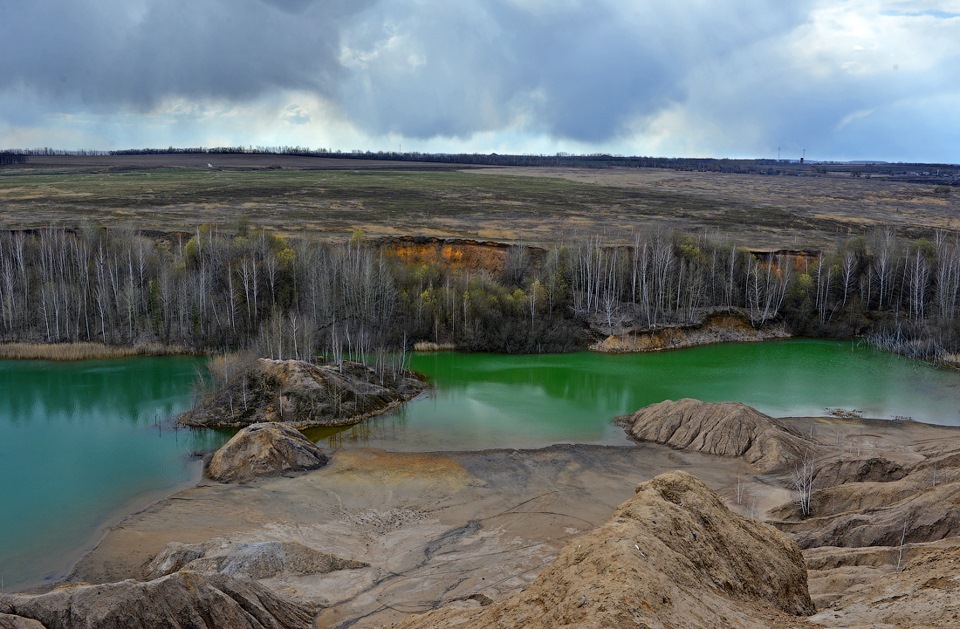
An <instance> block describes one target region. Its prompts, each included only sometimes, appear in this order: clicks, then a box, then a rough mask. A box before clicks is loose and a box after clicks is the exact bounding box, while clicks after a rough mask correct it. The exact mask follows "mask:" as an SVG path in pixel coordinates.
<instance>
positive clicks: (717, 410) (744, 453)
mask: <svg viewBox="0 0 960 629" xmlns="http://www.w3.org/2000/svg"><path fill="white" fill-rule="evenodd" d="M621 424H622V425H623V426H624V428H625V429H626V431H627V433H628V434H629V435H630V436H631V437H633V438H634V439H637V440H639V441H653V442H656V443H662V444H665V445H668V446H671V447H673V448H678V449H681V450H692V451H696V452H704V453H706V454H716V455H719V456H729V457H743V459H744V460H746V461H747V462H748V463H750V464H752V465H754V466H755V467H757V468H758V469H759V470H760V471H761V472H773V471H777V470H783V469H787V468H790V467H792V466H793V465H794V464H795V463H796V462H797V461H799V460H800V459H801V458H803V457H804V456H805V455H806V454H807V453H808V452H812V451H813V450H814V449H815V448H816V447H817V444H815V443H814V442H812V441H809V440H807V439H804V438H803V437H801V436H799V435H796V434H794V433H793V432H791V431H789V430H788V429H787V428H785V427H784V426H783V425H782V424H780V423H778V422H777V421H776V420H775V419H773V418H772V417H768V416H767V415H764V414H763V413H761V412H760V411H758V410H756V409H753V408H751V407H749V406H746V405H745V404H741V403H739V402H720V403H710V402H701V401H699V400H691V399H683V400H678V401H676V402H674V401H671V400H666V401H664V402H660V403H658V404H651V405H650V406H646V407H644V408H641V409H640V410H639V411H637V412H636V413H634V414H633V415H631V416H629V417H626V418H623V419H621Z"/></svg>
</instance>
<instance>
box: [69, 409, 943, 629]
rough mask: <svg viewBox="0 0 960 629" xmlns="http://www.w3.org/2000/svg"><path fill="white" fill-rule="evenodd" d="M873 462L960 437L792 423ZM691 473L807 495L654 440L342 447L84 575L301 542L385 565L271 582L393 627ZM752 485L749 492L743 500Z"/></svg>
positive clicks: (515, 576) (900, 428)
mask: <svg viewBox="0 0 960 629" xmlns="http://www.w3.org/2000/svg"><path fill="white" fill-rule="evenodd" d="M792 421H794V422H796V423H797V425H798V426H802V427H803V429H804V430H805V431H812V432H813V433H814V434H815V436H816V437H817V438H818V439H819V440H821V441H826V440H828V439H829V440H835V442H836V444H837V447H838V448H849V450H848V451H849V452H851V453H853V452H854V449H857V450H858V451H859V455H867V454H869V453H870V452H871V451H873V452H876V453H877V454H881V453H882V454H883V456H886V457H888V458H891V459H901V460H903V461H905V462H907V461H911V460H916V459H917V458H919V454H918V452H921V451H924V450H925V449H927V448H940V447H943V444H944V443H945V442H948V441H950V442H958V443H960V431H958V430H956V429H949V428H941V427H933V426H928V425H924V424H916V423H912V422H904V423H893V422H864V421H855V420H836V419H797V420H792ZM672 469H683V470H684V471H687V472H690V473H692V474H694V475H696V476H698V477H699V478H701V479H703V480H704V481H705V482H706V483H707V485H708V486H710V487H711V488H712V489H714V490H716V491H718V492H719V493H720V494H721V495H722V496H723V497H724V498H725V499H726V500H727V501H728V503H729V504H730V505H731V507H733V508H735V509H737V510H739V511H741V512H742V513H746V514H752V515H755V516H762V514H763V513H764V512H765V511H766V510H767V509H768V508H770V507H772V506H775V505H778V504H782V503H784V502H786V501H789V500H790V499H791V494H790V491H789V490H788V489H786V488H785V486H784V479H782V478H773V477H763V476H758V475H756V472H755V470H752V468H750V467H749V466H747V465H746V464H744V463H743V462H741V461H739V460H736V459H724V458H719V457H715V456H710V455H701V454H691V453H685V452H677V451H674V450H671V449H669V448H667V447H663V446H658V445H653V444H641V445H637V446H625V447H612V446H611V447H604V446H581V445H562V446H553V447H550V448H545V449H541V450H530V451H517V450H493V451H482V452H466V453H433V454H406V453H405V454H397V453H388V452H384V451H382V450H367V449H356V450H340V451H337V452H336V453H334V455H333V459H332V462H331V463H330V464H329V465H328V466H327V467H325V468H323V469H320V470H317V471H315V472H311V473H306V474H301V475H297V476H294V477H290V478H283V477H281V478H272V479H264V480H260V481H257V482H254V483H250V484H241V485H218V484H201V486H198V487H196V488H193V489H189V490H187V491H183V492H181V493H179V494H176V495H175V496H173V497H171V498H169V499H167V500H164V501H161V502H159V503H157V504H156V505H154V506H152V507H150V508H149V509H147V510H145V511H143V512H141V513H138V514H135V515H133V516H131V517H129V518H127V519H126V520H125V521H124V522H122V523H121V524H120V525H118V526H117V527H115V528H114V529H113V530H111V531H110V532H109V533H108V534H107V536H106V537H105V539H104V540H103V541H102V542H101V544H100V545H99V546H98V547H97V548H96V550H94V551H93V552H91V553H90V554H89V555H87V556H86V557H84V558H83V559H82V560H81V561H80V562H79V563H78V565H77V566H76V569H75V571H74V574H73V576H72V580H76V581H88V582H107V581H115V580H120V579H124V578H140V577H141V576H142V575H143V568H144V566H145V565H146V564H147V563H148V562H149V560H150V559H151V558H153V557H154V556H155V555H156V554H157V553H159V552H160V551H161V550H163V548H164V547H165V546H166V545H167V544H168V543H169V542H181V543H199V542H206V541H209V540H219V541H220V542H222V544H223V546H224V547H227V546H229V545H231V544H237V543H242V542H250V541H296V542H299V543H302V544H304V545H307V546H309V547H312V548H315V549H317V550H320V551H322V552H326V553H331V554H334V555H337V556H340V557H344V558H348V559H354V560H358V561H362V562H366V563H368V564H370V567H368V568H361V569H355V570H341V571H338V572H332V573H329V574H325V575H306V576H298V575H289V574H286V575H284V574H281V575H279V576H276V577H273V578H271V579H267V580H264V581H263V583H264V584H266V585H268V586H269V587H271V588H273V589H275V590H278V591H280V592H284V593H286V594H289V595H292V596H294V597H297V598H300V599H303V600H306V601H310V602H313V603H319V604H321V605H323V606H324V607H325V609H324V610H323V612H322V613H321V614H320V616H319V618H318V625H319V626H347V625H349V626H354V627H372V626H382V625H384V624H385V623H388V622H390V621H392V620H397V619H400V618H403V617H405V616H406V615H408V614H410V613H417V612H423V611H426V610H429V609H431V608H433V607H436V606H438V605H440V604H447V603H450V602H452V601H457V600H462V601H463V604H469V605H478V604H480V603H481V602H483V601H484V600H485V597H488V598H489V599H491V600H499V599H500V598H503V597H505V596H507V595H508V594H511V593H514V592H516V591H517V590H519V589H520V588H523V587H524V586H526V585H527V584H529V583H530V582H531V581H532V580H533V579H534V578H535V577H536V575H537V574H538V573H539V572H540V571H541V570H542V569H543V568H544V567H545V566H546V565H547V564H548V563H549V562H550V561H551V560H552V559H553V558H554V557H555V556H556V553H557V551H558V550H559V548H561V547H562V546H563V545H564V544H565V543H567V542H568V541H569V540H570V539H571V538H572V537H573V536H576V535H577V534H579V533H581V532H583V531H586V530H588V529H591V528H593V527H595V526H597V525H598V524H600V523H602V522H604V521H606V520H607V519H608V518H609V516H610V514H611V512H612V511H613V509H614V507H615V506H616V505H618V504H619V503H621V502H622V501H624V500H625V499H626V498H628V497H629V496H630V495H632V493H633V490H634V487H635V486H636V485H637V484H638V483H639V482H641V481H643V480H647V479H650V478H652V477H653V476H655V475H657V474H658V473H661V472H664V471H667V470H672ZM738 480H739V482H740V483H742V484H744V485H745V487H746V490H745V491H743V492H742V493H741V500H740V504H736V488H737V483H738Z"/></svg>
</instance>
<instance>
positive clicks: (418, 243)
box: [378, 236, 546, 277]
mask: <svg viewBox="0 0 960 629" xmlns="http://www.w3.org/2000/svg"><path fill="white" fill-rule="evenodd" d="M378 246H379V248H380V250H381V251H383V252H384V253H385V254H386V255H387V256H389V257H392V258H396V259H397V260H398V261H400V262H402V263H403V264H406V265H438V266H441V267H443V268H445V269H450V270H452V271H472V272H476V271H484V272H486V273H488V274H489V275H491V276H493V277H500V276H501V275H502V274H503V273H504V271H505V270H506V269H507V265H508V263H509V262H510V259H511V256H513V257H514V259H515V260H516V263H517V264H522V265H523V268H524V269H526V270H534V269H536V268H537V267H539V266H540V265H541V264H542V263H543V260H544V258H545V257H546V251H545V250H544V249H541V248H539V247H522V248H521V247H518V246H515V245H508V244H505V243H501V242H493V241H478V240H468V239H462V238H436V237H429V236H421V237H416V236H406V237H403V238H389V239H382V240H381V241H380V242H379V245H378Z"/></svg>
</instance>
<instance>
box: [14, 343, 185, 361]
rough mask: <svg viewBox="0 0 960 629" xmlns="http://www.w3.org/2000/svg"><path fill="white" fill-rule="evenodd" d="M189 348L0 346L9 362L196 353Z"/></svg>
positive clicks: (88, 344)
mask: <svg viewBox="0 0 960 629" xmlns="http://www.w3.org/2000/svg"><path fill="white" fill-rule="evenodd" d="M195 353H196V352H191V351H190V350H188V349H186V348H185V347H181V346H177V345H161V344H160V343H146V344H140V345H105V344H103V343H0V359H6V360H57V361H68V360H89V359H94V358H126V357H131V356H168V355H173V354H195Z"/></svg>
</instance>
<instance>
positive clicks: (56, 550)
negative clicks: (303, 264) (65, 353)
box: [0, 357, 224, 589]
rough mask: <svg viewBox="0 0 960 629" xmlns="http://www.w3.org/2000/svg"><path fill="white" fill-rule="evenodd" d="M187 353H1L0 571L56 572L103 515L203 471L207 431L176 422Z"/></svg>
mask: <svg viewBox="0 0 960 629" xmlns="http://www.w3.org/2000/svg"><path fill="white" fill-rule="evenodd" d="M201 364H202V361H200V360H198V359H194V358H184V357H163V358H136V359H112V360H92V361H82V362H72V363H53V362H46V361H0V478H2V479H3V481H2V483H0V504H2V507H0V577H2V580H3V584H4V588H5V589H10V588H11V587H17V586H19V585H25V584H30V583H35V582H37V581H39V580H44V579H50V578H58V577H60V576H62V572H63V570H64V569H65V568H66V567H68V565H69V564H70V563H71V561H72V560H75V559H77V558H78V556H79V553H80V552H81V551H82V550H83V549H85V548H88V547H89V546H90V545H91V544H94V543H96V534H97V531H98V529H99V527H102V526H103V525H104V524H105V523H108V522H109V520H110V517H111V516H113V520H114V521H116V520H119V519H120V517H122V515H123V514H124V513H129V512H131V511H133V510H135V509H137V508H142V507H143V506H146V505H147V504H149V502H150V501H151V500H154V499H156V498H158V497H161V496H164V495H166V494H169V493H170V492H171V491H172V490H173V489H175V488H177V487H179V486H186V485H189V484H191V483H193V482H195V481H196V479H197V478H199V473H200V463H199V460H198V459H197V458H196V457H192V456H191V455H190V453H191V452H194V451H197V450H204V449H209V448H213V447H217V445H219V443H221V442H222V440H223V438H224V437H223V435H222V434H220V433H217V432H213V431H190V430H184V429H181V430H177V431H175V430H173V424H172V422H171V421H170V418H172V417H173V416H174V415H175V414H176V413H178V412H180V411H181V410H183V409H184V408H186V407H187V406H188V405H189V404H190V400H191V389H192V383H193V380H194V374H195V368H196V367H197V366H199V365H201Z"/></svg>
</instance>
